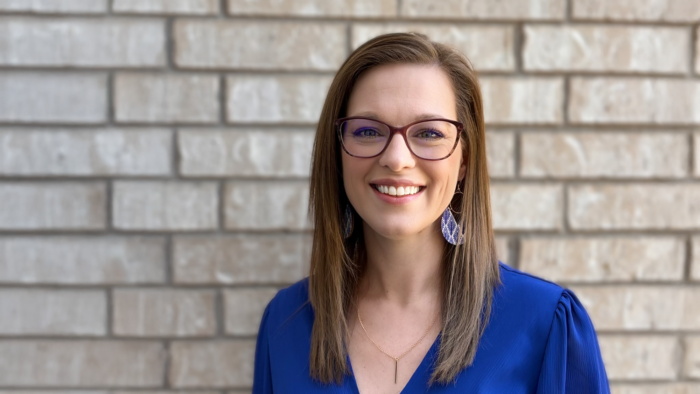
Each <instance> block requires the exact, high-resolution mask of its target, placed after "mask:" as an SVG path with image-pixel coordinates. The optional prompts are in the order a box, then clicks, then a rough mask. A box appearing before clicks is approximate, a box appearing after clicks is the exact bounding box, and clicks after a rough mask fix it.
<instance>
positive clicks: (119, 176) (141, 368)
mask: <svg viewBox="0 0 700 394" xmlns="http://www.w3.org/2000/svg"><path fill="white" fill-rule="evenodd" d="M392 31H419V32H423V33H426V34H428V35H429V36H430V37H431V38H433V39H435V40H437V41H442V42H445V43H448V44H451V45H453V46H455V47H457V48H458V49H460V50H461V51H463V52H464V53H465V54H466V55H467V56H468V57H469V58H470V60H471V61H472V62H473V64H474V65H475V67H476V68H477V69H478V70H479V72H480V81H481V85H482V91H483V95H484V110H485V116H486V121H487V150H488V162H489V171H490V174H491V177H492V179H493V183H492V190H491V196H492V206H493V210H494V212H493V214H494V226H495V229H496V233H497V247H498V249H499V253H500V257H501V260H503V261H504V262H506V263H508V264H510V265H512V266H514V267H517V268H519V269H521V270H524V271H527V272H530V273H533V274H535V275H539V276H541V277H544V278H546V279H549V280H553V281H556V282H558V283H560V284H562V285H564V286H567V287H569V288H571V289H572V290H573V291H574V292H575V293H576V294H577V295H578V297H579V298H580V300H581V302H583V304H584V305H585V306H586V308H587V310H588V311H589V314H590V316H591V318H592V319H593V322H594V325H595V326H596V329H597V330H598V333H599V337H600V345H601V350H602V353H603V358H604V360H605V363H606V366H607V369H608V374H609V377H610V379H611V382H612V386H613V393H615V394H651V393H670V394H691V393H700V308H699V307H698V303H697V300H698V299H700V2H698V1H697V0H503V1H498V2H494V1H491V0H444V1H440V2H430V1H424V0H337V1H333V2H329V1H325V0H294V1H292V0H274V1H273V0H259V1H249V0H0V394H9V393H12V394H17V393H18V392H20V391H21V392H42V393H44V394H51V393H55V394H61V393H65V392H74V391H76V390H80V392H82V393H84V394H108V393H118V394H128V393H130V394H140V393H151V394H166V393H172V392H175V391H177V392H182V393H191V394H238V393H246V392H250V385H251V381H252V356H253V352H254V344H255V342H254V340H255V336H256V333H257V330H258V324H259V320H260V317H261V315H262V312H263V308H264V307H265V305H266V304H267V302H268V301H269V300H270V299H271V298H272V297H273V296H274V294H275V293H276V291H277V290H278V289H279V288H281V287H284V286H286V285H288V284H290V283H293V282H295V281H297V280H299V279H301V278H303V277H304V276H306V275H307V271H308V259H309V253H310V243H311V236H310V223H309V221H308V218H307V205H308V177H309V161H310V157H311V144H312V141H313V137H314V126H315V123H316V121H317V119H318V116H319V114H320V109H321V105H322V103H323V99H324V98H325V95H326V93H327V89H328V86H329V84H330V81H331V79H332V77H333V74H334V72H335V70H337V68H338V67H339V65H340V64H341V63H342V62H343V61H344V59H345V58H346V57H347V56H348V54H349V53H350V51H351V50H352V49H353V48H356V47H358V46H359V45H361V44H362V43H363V42H365V41H366V40H367V39H369V38H371V37H373V36H375V35H377V34H382V33H386V32H392ZM139 390H140V391H139Z"/></svg>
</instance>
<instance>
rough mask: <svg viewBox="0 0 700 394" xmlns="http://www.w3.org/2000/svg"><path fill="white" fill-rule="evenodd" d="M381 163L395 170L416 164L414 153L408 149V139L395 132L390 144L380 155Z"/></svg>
mask: <svg viewBox="0 0 700 394" xmlns="http://www.w3.org/2000/svg"><path fill="white" fill-rule="evenodd" d="M379 165H381V166H384V167H388V168H389V169H390V170H392V171H394V172H399V171H401V170H402V169H404V168H412V167H413V166H415V165H416V160H415V157H414V156H413V153H411V151H410V150H409V149H408V145H406V140H404V138H403V136H401V135H400V134H394V135H393V136H392V137H391V140H389V146H387V147H386V150H384V152H383V153H382V154H381V156H380V157H379Z"/></svg>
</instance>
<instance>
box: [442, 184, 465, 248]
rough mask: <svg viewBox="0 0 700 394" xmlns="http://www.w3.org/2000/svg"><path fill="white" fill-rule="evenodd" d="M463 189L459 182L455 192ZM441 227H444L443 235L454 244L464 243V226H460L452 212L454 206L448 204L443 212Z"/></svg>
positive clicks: (459, 192) (457, 192) (458, 192)
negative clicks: (460, 187)
mask: <svg viewBox="0 0 700 394" xmlns="http://www.w3.org/2000/svg"><path fill="white" fill-rule="evenodd" d="M461 193H462V191H461V190H460V189H459V183H457V190H456V191H455V194H461ZM440 227H441V228H442V236H443V237H445V240H446V241H447V242H449V243H451V244H452V245H462V244H464V234H462V228H461V227H460V225H459V223H457V220H455V217H454V215H453V214H452V208H450V206H449V205H447V208H446V209H445V212H443V213H442V220H441V221H440Z"/></svg>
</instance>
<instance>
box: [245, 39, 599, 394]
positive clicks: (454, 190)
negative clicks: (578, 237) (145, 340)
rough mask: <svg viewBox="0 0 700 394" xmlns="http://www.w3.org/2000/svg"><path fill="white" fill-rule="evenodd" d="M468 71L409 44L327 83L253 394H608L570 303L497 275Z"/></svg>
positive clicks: (377, 45) (478, 115) (362, 59)
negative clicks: (299, 244) (307, 243)
mask: <svg viewBox="0 0 700 394" xmlns="http://www.w3.org/2000/svg"><path fill="white" fill-rule="evenodd" d="M484 139H485V136H484V117H483V109H482V102H481V93H480V91H479V86H478V83H477V79H476V73H475V72H474V70H473V69H472V68H471V66H470V64H469V62H468V60H467V59H466V58H465V57H464V56H463V55H462V54H460V53H459V52H457V51H455V50H453V49H451V48H449V47H447V46H444V45H441V44H438V43H434V42H431V41H429V40H428V38H427V37H425V36H423V35H420V34H415V33H405V34H404V33H400V34H388V35H384V36H379V37H376V38H375V39H373V40H371V41H369V42H367V43H365V44H364V45H362V46H361V47H359V48H358V49H357V50H355V51H354V52H353V53H352V54H351V55H350V57H349V58H348V59H347V60H346V62H345V63H344V64H343V65H342V67H341V68H340V70H339V71H338V73H337V75H336V77H335V79H334V81H333V83H332V85H331V87H330V90H329V93H328V97H327V99H326V102H325V104H324V106H323V111H322V113H321V118H320V121H319V124H318V129H317V133H316V141H315V144H314V153H313V163H312V172H311V205H310V207H311V210H312V213H313V215H314V224H315V227H314V239H313V249H312V255H311V272H310V275H309V278H307V279H305V280H302V281H300V282H298V283H297V284H295V285H293V286H291V287H288V288H286V289H284V290H282V291H280V292H279V293H278V294H277V296H276V297H275V298H274V299H273V300H272V301H271V302H270V304H269V305H268V306H267V308H266V310H265V312H264V315H263V319H262V322H261V325H260V332H259V334H258V343H257V348H256V356H255V378H254V386H253V392H254V393H273V392H274V393H314V392H338V393H358V392H359V393H362V394H368V393H400V392H401V393H424V392H435V393H452V392H454V393H509V394H510V393H608V392H609V388H608V382H607V377H606V373H605V369H604V367H603V363H602V361H601V357H600V351H599V348H598V343H597V339H596V336H595V331H594V329H593V326H592V324H591V321H590V319H589V318H588V316H587V314H586V312H585V310H584V309H583V307H582V306H581V304H580V303H579V301H578V300H577V299H576V297H575V296H574V294H573V293H571V292H570V291H568V290H565V289H562V288H561V287H559V286H558V285H556V284H553V283H551V282H547V281H544V280H542V279H539V278H536V277H533V276H530V275H527V274H524V273H522V272H519V271H516V270H514V269H512V268H509V267H507V266H506V265H503V264H500V263H499V261H498V259H497V257H496V250H495V246H494V238H493V232H492V224H491V214H490V204H489V178H488V172H487V168H486V152H485V146H484V145H485V144H484Z"/></svg>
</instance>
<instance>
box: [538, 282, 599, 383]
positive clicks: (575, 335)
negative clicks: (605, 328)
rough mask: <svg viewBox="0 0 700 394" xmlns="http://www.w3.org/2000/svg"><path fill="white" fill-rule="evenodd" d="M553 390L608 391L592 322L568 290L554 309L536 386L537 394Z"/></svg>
mask: <svg viewBox="0 0 700 394" xmlns="http://www.w3.org/2000/svg"><path fill="white" fill-rule="evenodd" d="M554 393H558V394H561V393H566V394H584V393H585V394H609V393H610V386H609V383H608V377H607V374H606V373H605V366H604V365H603V360H602V358H601V355H600V348H599V346H598V338H597V337H596V333H595V329H594V328H593V323H592V322H591V319H590V318H589V317H588V314H587V313H586V310H585V309H584V308H583V306H582V305H581V302H580V301H579V300H578V298H576V296H575V295H574V293H573V292H571V291H570V290H564V292H563V293H562V295H561V298H560V299H559V304H558V305H557V308H556V310H555V312H554V320H553V321H552V328H551V329H550V332H549V338H548V339H547V345H546V347H545V354H544V359H543V362H542V369H541V370H540V376H539V383H538V387H537V394H554Z"/></svg>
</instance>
